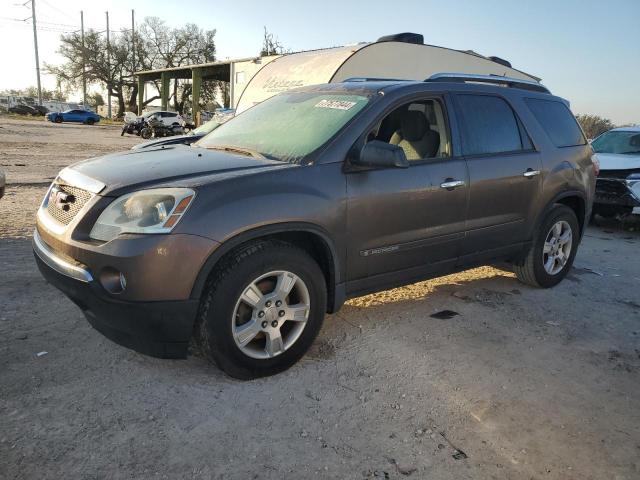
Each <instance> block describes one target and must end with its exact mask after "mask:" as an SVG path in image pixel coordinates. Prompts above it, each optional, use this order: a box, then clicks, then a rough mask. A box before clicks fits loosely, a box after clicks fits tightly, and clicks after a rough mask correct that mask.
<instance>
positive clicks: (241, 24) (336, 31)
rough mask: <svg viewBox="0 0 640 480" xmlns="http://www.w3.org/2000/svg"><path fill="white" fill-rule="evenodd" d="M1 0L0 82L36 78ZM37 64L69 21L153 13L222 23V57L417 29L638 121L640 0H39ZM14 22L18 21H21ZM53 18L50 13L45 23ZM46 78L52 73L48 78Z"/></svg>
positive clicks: (10, 9)
mask: <svg viewBox="0 0 640 480" xmlns="http://www.w3.org/2000/svg"><path fill="white" fill-rule="evenodd" d="M23 1H24V0H0V58H1V59H2V64H3V66H2V67H1V68H0V91H1V90H5V89H9V88H24V87H27V86H30V85H35V84H36V73H35V59H34V49H33V31H32V26H31V23H30V20H27V21H26V22H21V21H19V20H22V19H25V18H27V17H30V16H31V10H30V7H31V2H30V1H29V0H27V3H26V6H27V7H29V8H26V7H25V6H22V2H23ZM35 1H36V18H37V20H38V25H39V31H38V44H39V51H40V64H41V66H42V65H43V64H44V63H45V62H46V63H50V64H56V63H61V62H62V59H61V58H60V57H59V55H57V54H56V50H57V49H58V46H59V36H60V34H61V32H62V31H72V30H76V29H79V26H80V10H84V20H85V28H86V29H88V28H94V29H96V30H104V29H105V11H107V10H108V11H109V15H110V23H111V25H110V26H111V30H119V29H120V28H130V25H131V8H135V15H136V22H142V20H143V19H144V17H146V16H157V17H160V18H161V19H163V20H165V21H166V23H167V24H169V25H171V26H175V27H178V26H181V25H184V24H185V23H188V22H191V23H196V24H198V25H199V26H200V27H202V28H204V29H216V30H217V33H216V46H217V50H218V59H226V58H241V57H247V56H254V55H257V54H258V52H259V49H260V46H261V43H262V35H263V27H264V26H266V27H267V28H268V30H269V31H271V32H273V33H274V34H275V35H276V36H277V37H278V39H279V40H280V43H281V44H282V45H283V46H284V47H285V48H287V49H290V50H292V51H298V50H306V49H315V48H323V47H330V46H337V45H345V44H351V43H357V42H361V41H374V40H376V39H377V38H378V37H380V36H382V35H387V34H391V33H398V32H416V33H421V34H422V35H424V38H425V43H428V44H431V45H439V46H444V47H449V48H455V49H461V50H468V49H471V50H474V51H476V52H478V53H481V54H483V55H487V56H489V55H496V56H498V57H502V58H505V59H507V60H509V61H510V62H511V63H512V65H513V66H514V68H517V69H520V70H523V71H525V72H527V73H531V74H533V75H535V76H538V77H540V78H542V81H543V83H544V84H545V85H546V86H547V87H548V88H549V89H550V90H551V91H552V92H553V93H554V94H556V95H559V96H562V97H564V98H566V99H568V100H569V101H570V102H571V106H572V110H573V111H574V113H592V114H597V115H600V116H604V117H607V118H610V119H611V120H612V121H613V122H614V123H616V124H624V123H640V0H609V1H607V2H604V1H602V0H582V1H578V0H555V1H551V0H533V1H532V0H528V1H526V2H523V1H521V2H517V1H507V0H483V1H477V0H476V1H474V0H447V1H442V0H440V1H433V0H415V1H413V0H393V1H389V0H385V1H379V0H368V1H367V2H362V1H349V0H342V1H336V0H324V1H318V0H314V1H309V2H307V1H303V0H298V1H295V0H280V1H278V0H276V1H272V2H266V1H264V0H235V1H232V2H230V1H227V2H211V1H205V0H199V1H198V0H180V1H175V0H172V1H168V0H136V1H135V2H132V1H130V0H127V1H125V0H101V1H95V0H91V1H87V0H35ZM17 20H18V21H17ZM45 22H46V23H45ZM42 83H43V86H44V87H46V88H49V89H53V88H54V87H55V78H52V77H51V76H48V75H43V76H42Z"/></svg>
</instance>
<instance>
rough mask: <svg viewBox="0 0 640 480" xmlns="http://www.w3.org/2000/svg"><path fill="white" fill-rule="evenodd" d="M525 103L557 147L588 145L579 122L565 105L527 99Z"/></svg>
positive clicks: (551, 101)
mask: <svg viewBox="0 0 640 480" xmlns="http://www.w3.org/2000/svg"><path fill="white" fill-rule="evenodd" d="M525 101H526V102H527V106H528V107H529V109H530V110H531V112H532V113H533V115H534V116H535V117H536V119H537V120H538V123H540V125H541V126H542V128H543V129H544V131H545V132H547V135H549V138H550V139H551V142H552V143H553V144H554V145H555V146H556V147H573V146H575V145H584V144H585V143H587V141H586V140H585V138H584V135H583V134H582V131H581V130H580V127H579V126H578V122H577V121H576V119H575V117H574V116H573V114H572V113H571V110H569V109H568V108H567V106H566V105H565V104H564V103H562V102H556V101H554V100H541V99H539V98H527V99H525Z"/></svg>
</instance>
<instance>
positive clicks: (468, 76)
mask: <svg viewBox="0 0 640 480" xmlns="http://www.w3.org/2000/svg"><path fill="white" fill-rule="evenodd" d="M425 82H477V83H494V84H497V85H504V86H507V87H511V88H521V89H523V90H531V91H533V92H541V93H551V92H550V91H549V89H548V88H547V87H545V86H544V85H542V84H541V83H538V82H534V81H532V80H522V79H520V78H513V77H502V76H500V75H476V74H474V73H436V74H434V75H431V76H430V77H429V78H427V79H426V80H425Z"/></svg>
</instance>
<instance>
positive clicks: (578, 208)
mask: <svg viewBox="0 0 640 480" xmlns="http://www.w3.org/2000/svg"><path fill="white" fill-rule="evenodd" d="M558 203H559V204H561V205H566V206H567V207H569V208H570V209H571V210H573V212H574V213H575V214H576V217H577V218H578V226H579V227H580V237H582V235H583V234H584V230H585V226H586V221H587V220H588V219H587V218H586V216H587V209H586V205H587V203H586V199H585V196H584V194H583V193H582V192H580V191H578V190H575V191H566V192H562V193H559V194H558V195H556V196H555V197H553V199H552V200H551V201H550V202H549V203H547V205H546V206H545V208H544V209H543V211H542V213H541V214H540V215H539V216H538V219H537V220H536V225H535V229H534V232H537V231H538V228H539V227H540V225H541V224H542V222H543V221H544V219H545V218H546V216H547V215H548V214H549V212H550V211H551V209H552V208H553V206H554V205H556V204H558Z"/></svg>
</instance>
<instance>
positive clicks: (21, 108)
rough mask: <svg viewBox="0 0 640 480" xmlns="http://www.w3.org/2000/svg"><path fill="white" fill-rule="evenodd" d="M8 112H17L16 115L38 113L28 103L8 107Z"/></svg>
mask: <svg viewBox="0 0 640 480" xmlns="http://www.w3.org/2000/svg"><path fill="white" fill-rule="evenodd" d="M9 113H17V114H18V115H32V116H34V117H35V116H37V115H40V112H39V111H38V110H36V109H35V108H34V107H32V106H30V105H16V106H14V107H11V108H9Z"/></svg>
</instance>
